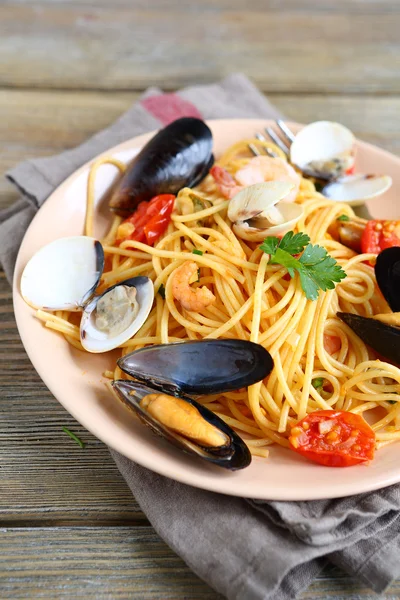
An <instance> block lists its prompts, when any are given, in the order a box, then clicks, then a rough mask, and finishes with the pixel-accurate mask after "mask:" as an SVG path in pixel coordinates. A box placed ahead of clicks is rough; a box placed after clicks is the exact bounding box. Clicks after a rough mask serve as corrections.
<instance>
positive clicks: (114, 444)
mask: <svg viewBox="0 0 400 600" xmlns="http://www.w3.org/2000/svg"><path fill="white" fill-rule="evenodd" d="M243 122H245V123H246V124H248V125H249V127H250V126H251V123H252V122H254V123H257V127H258V126H259V123H260V122H262V123H264V124H265V125H267V124H273V123H274V121H273V120H271V119H264V118H257V119H256V118H249V119H246V118H237V119H207V120H206V123H207V124H209V125H210V126H211V127H212V126H213V125H215V126H218V125H226V126H232V127H234V125H235V123H236V124H237V123H240V124H243ZM286 122H287V124H288V125H289V126H293V127H294V128H297V127H303V126H304V125H303V124H301V123H297V122H295V121H289V120H288V121H286ZM255 129H256V127H255ZM157 131H158V129H157V130H153V131H150V132H148V133H143V134H140V135H138V136H134V137H132V138H129V139H128V140H126V141H124V142H122V143H120V144H117V145H114V146H110V148H108V149H106V150H104V151H102V152H100V153H99V154H97V155H96V156H94V157H93V158H91V159H90V160H88V161H86V162H85V163H84V164H83V165H82V166H80V167H79V168H78V169H76V170H75V171H74V172H73V173H71V174H70V175H69V176H68V177H67V178H66V179H65V180H64V181H63V182H61V184H60V185H59V186H57V187H56V188H55V189H54V190H53V192H52V193H51V194H50V195H49V196H48V198H47V199H46V201H45V202H46V203H47V201H49V200H52V198H53V196H54V195H57V196H58V195H59V194H62V192H63V191H64V190H65V189H67V188H68V187H69V186H70V185H71V184H72V182H73V181H75V180H76V178H78V177H79V176H80V175H82V174H83V173H85V171H86V170H87V169H88V167H89V166H90V165H91V164H92V163H93V162H94V161H95V160H97V159H99V158H101V157H103V156H107V155H110V154H111V155H115V154H118V153H121V152H124V151H127V150H132V149H133V148H139V149H140V147H141V146H142V145H143V144H144V143H146V142H147V141H148V139H150V138H151V137H152V136H153V135H154V134H155V133H156V132H157ZM357 144H359V145H360V146H361V147H363V148H366V149H367V150H369V151H373V152H376V151H377V150H378V151H379V153H381V154H382V155H383V156H384V158H385V159H388V160H390V161H393V160H395V161H396V162H398V164H399V166H400V158H399V157H397V156H396V155H394V154H392V153H391V152H388V151H387V150H384V149H381V148H379V147H378V146H375V145H373V144H370V143H368V142H364V141H362V140H360V139H359V138H357ZM53 202H54V200H53ZM40 212H41V211H40V209H39V210H38V212H37V213H36V215H35V216H34V218H33V219H32V221H31V223H30V224H29V227H28V228H27V230H26V232H25V234H24V237H23V239H22V242H21V245H20V248H19V250H18V255H17V259H16V263H15V271H14V276H13V282H12V293H13V308H14V314H15V318H16V323H17V329H18V333H19V336H20V338H21V341H22V344H23V346H24V349H25V351H26V353H27V355H28V357H29V359H30V361H31V363H32V365H33V367H34V368H35V370H36V372H37V373H38V375H39V377H40V378H41V379H42V381H43V383H44V384H45V385H46V387H47V388H48V389H49V391H50V392H51V393H52V395H53V396H54V398H55V399H56V400H57V401H58V402H59V403H60V404H61V405H62V406H63V407H64V408H65V410H66V411H67V412H68V413H69V414H71V415H72V416H73V417H74V418H75V419H76V421H77V422H78V423H81V424H82V426H83V427H85V429H87V430H88V431H90V432H91V433H92V434H93V435H94V436H95V437H97V438H98V439H99V440H101V441H102V442H103V443H105V444H106V445H107V446H108V447H110V448H111V449H113V450H115V451H117V452H119V453H121V454H122V455H123V456H125V457H126V458H127V459H129V460H132V461H134V462H136V463H137V464H139V465H141V466H142V467H145V468H148V469H150V470H152V471H153V472H155V473H158V474H159V475H162V476H165V477H169V478H171V479H173V480H175V481H178V482H180V483H183V484H186V485H191V486H192V487H196V488H199V489H204V490H208V491H211V492H215V493H220V494H226V495H230V496H236V497H243V498H246V497H249V494H248V493H247V494H246V490H244V489H243V490H238V489H236V485H235V484H234V483H233V487H232V486H230V485H228V489H226V486H227V484H228V482H229V481H230V482H235V479H236V477H235V474H236V473H240V471H238V472H235V473H230V475H231V478H227V477H221V478H220V479H213V480H212V482H213V485H212V486H210V484H208V485H207V484H205V483H202V482H201V475H200V477H199V476H197V475H196V478H195V480H190V481H188V476H187V473H186V468H182V469H179V468H178V469H176V470H172V469H171V470H170V471H169V472H166V470H165V469H162V468H161V469H160V468H158V464H157V463H156V464H154V463H153V462H152V461H147V460H146V458H144V459H143V457H142V456H140V457H139V459H138V457H137V456H135V457H132V456H129V455H127V454H126V452H125V451H124V449H123V448H121V447H120V445H119V443H118V440H117V439H115V440H114V439H113V440H111V441H110V440H109V439H105V438H107V436H106V435H104V431H103V430H101V431H99V430H98V428H97V427H96V426H93V425H91V424H90V425H88V424H86V423H85V424H83V423H82V422H81V420H80V418H79V416H78V415H77V414H76V411H75V409H74V407H72V408H71V407H70V406H69V405H68V403H65V402H64V401H63V400H62V399H60V397H59V392H58V391H57V390H54V389H53V385H52V384H51V383H49V382H48V377H47V376H46V371H45V370H43V369H42V368H41V367H40V366H39V367H38V366H37V364H36V363H37V361H36V360H35V357H34V352H33V346H32V343H31V342H30V341H29V339H28V337H29V336H28V335H25V331H24V330H23V327H21V317H20V312H19V308H18V307H17V306H16V297H17V295H18V296H19V295H20V291H19V280H18V274H19V272H20V262H21V254H22V251H21V249H22V248H23V246H24V243H25V240H26V238H27V237H28V234H29V233H30V231H31V228H32V229H34V228H35V226H36V223H37V221H40V218H41V217H40ZM28 308H30V307H27V309H28ZM30 310H32V309H30ZM380 453H382V450H380ZM253 460H257V457H254V458H253ZM260 460H262V459H260ZM268 460H271V459H268ZM176 462H177V465H178V467H179V461H176ZM150 463H151V464H150ZM315 468H316V473H317V469H318V468H323V469H326V467H320V466H319V465H315ZM353 468H354V467H353ZM398 482H400V467H399V470H398V473H397V474H392V475H389V476H386V477H385V476H384V474H381V477H380V478H379V477H377V478H376V479H373V480H372V481H368V480H365V483H364V485H362V484H360V483H358V484H355V485H354V484H353V483H352V482H351V481H350V482H349V483H344V484H343V486H341V487H340V491H338V492H333V493H332V491H329V492H328V491H327V492H324V491H323V490H321V491H320V492H319V493H318V492H317V493H315V492H312V493H310V492H307V490H306V489H303V490H296V491H295V492H294V493H290V492H289V493H287V492H285V491H282V490H280V492H279V493H274V490H273V488H272V489H270V490H269V492H268V495H266V494H267V491H264V492H263V491H260V492H259V493H256V494H252V495H251V497H252V498H254V499H258V500H290V501H292V500H293V501H302V500H318V499H331V498H338V497H344V496H350V495H355V494H358V493H362V492H369V491H374V490H377V489H381V488H384V487H387V486H389V485H392V484H394V483H398ZM355 488H356V489H355ZM288 489H290V486H288Z"/></svg>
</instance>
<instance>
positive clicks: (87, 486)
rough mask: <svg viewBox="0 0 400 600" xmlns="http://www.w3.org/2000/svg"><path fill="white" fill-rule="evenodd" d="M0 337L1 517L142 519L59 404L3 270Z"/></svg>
mask: <svg viewBox="0 0 400 600" xmlns="http://www.w3.org/2000/svg"><path fill="white" fill-rule="evenodd" d="M0 340H1V343H0V389H1V393H0V395H1V402H0V489H1V494H0V521H2V522H3V523H4V522H5V521H12V522H13V523H19V524H23V523H32V522H34V521H36V520H37V521H40V522H41V523H42V524H45V523H46V522H47V523H50V522H51V523H53V522H54V521H57V522H58V523H60V524H71V523H76V522H81V523H82V522H84V523H87V524H90V523H96V524H97V525H100V524H104V523H108V524H110V523H111V524H113V523H121V522H124V523H128V522H130V523H132V522H135V523H138V522H146V521H145V517H144V515H143V513H142V512H141V510H140V508H139V506H138V504H137V503H136V501H135V500H134V498H133V497H132V494H131V492H130V490H129V489H128V487H127V485H126V484H125V482H124V480H123V479H122V477H121V475H120V474H119V471H118V469H117V467H116V466H115V463H114V461H113V460H112V458H111V456H110V454H109V453H108V450H107V448H106V446H105V445H104V444H103V443H102V442H100V441H99V440H97V439H96V438H94V437H93V436H92V435H91V434H90V433H89V432H88V431H86V430H85V429H84V428H83V427H81V426H80V425H79V424H78V423H76V421H74V419H73V418H72V417H71V416H70V415H69V414H68V413H67V412H66V411H65V410H64V409H63V407H62V406H61V405H60V404H58V402H57V401H56V400H55V399H54V398H53V396H52V395H51V394H50V392H49V391H48V390H47V389H46V387H45V385H44V384H43V383H42V381H41V380H40V378H39V376H38V375H37V373H36V371H35V370H34V368H33V367H32V365H31V363H30V360H29V359H28V357H27V356H26V353H25V351H24V349H23V347H22V343H21V341H20V339H19V335H18V332H17V330H16V325H15V321H14V316H13V313H12V304H11V290H10V288H9V286H8V283H7V282H6V280H5V277H4V274H3V273H2V274H1V276H0ZM62 426H66V427H67V428H69V429H70V430H72V431H73V432H74V433H76V434H77V435H79V436H80V437H81V439H82V440H84V441H85V442H86V443H87V446H86V448H85V449H84V450H81V449H80V448H79V446H78V445H76V444H75V442H73V441H72V440H71V439H70V438H69V437H68V436H67V435H66V434H65V433H64V432H63V431H62ZM0 596H1V594H0Z"/></svg>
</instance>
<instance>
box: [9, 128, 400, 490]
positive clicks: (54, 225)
mask: <svg viewBox="0 0 400 600" xmlns="http://www.w3.org/2000/svg"><path fill="white" fill-rule="evenodd" d="M209 124H210V127H211V129H212V131H213V134H214V140H215V154H216V156H218V155H220V154H221V152H222V151H223V150H224V149H226V148H227V147H228V146H229V145H230V144H232V143H233V142H236V141H237V140H240V139H243V138H248V137H252V136H253V134H254V133H255V132H256V131H260V130H262V128H263V127H264V126H265V125H266V124H267V121H265V120H255V119H254V120H253V119H252V120H249V119H240V120H218V121H211V122H210V123H209ZM292 126H293V128H294V129H296V128H298V127H299V126H298V125H295V124H292ZM152 135H153V133H150V134H146V135H142V136H140V137H137V138H135V139H132V140H129V141H128V142H125V143H123V144H120V145H119V146H116V147H115V148H112V149H110V150H109V151H108V152H106V153H105V154H107V155H112V156H114V157H117V158H119V159H120V160H122V161H125V162H126V161H128V160H129V159H130V158H131V157H132V156H133V155H134V154H135V153H136V152H137V151H138V148H140V147H141V146H142V145H143V144H144V143H145V142H146V141H147V140H148V139H149V138H150V137H151V136H152ZM88 170H89V164H86V165H84V166H83V167H82V168H80V169H78V171H76V172H75V173H74V174H73V175H71V177H69V178H68V179H67V180H66V181H65V182H64V183H63V184H62V185H60V187H59V188H58V189H57V190H56V191H55V192H54V193H53V194H52V195H51V196H50V198H49V199H48V200H47V202H46V203H45V205H44V206H43V207H42V208H41V210H40V211H39V213H38V214H37V215H36V217H35V218H34V220H33V221H32V224H31V226H30V227H29V229H28V231H27V233H26V235H25V238H24V241H23V243H22V246H21V249H20V252H19V255H18V260H17V266H16V270H15V278H14V307H15V314H16V318H17V323H18V328H19V332H20V335H21V338H22V341H23V343H24V346H25V348H26V351H27V353H28V355H29V357H30V359H31V361H32V363H33V365H34V367H35V368H36V370H37V372H38V373H39V375H40V377H41V378H42V379H43V381H44V382H45V384H46V385H47V387H48V388H49V390H50V391H51V392H52V393H53V394H54V396H55V397H56V398H57V399H58V400H59V402H61V404H62V405H63V406H64V407H65V408H66V409H67V410H68V412H70V413H71V415H73V416H74V417H75V418H76V419H77V420H78V421H79V422H80V423H82V425H84V426H85V427H86V428H87V429H88V430H89V431H91V432H92V433H93V434H94V435H95V436H97V437H98V438H99V439H101V440H102V441H103V442H105V443H106V444H108V445H109V446H111V447H112V448H114V449H115V450H118V451H119V452H121V453H122V454H124V455H125V456H127V457H128V458H131V459H132V460H134V461H136V462H137V463H139V464H141V465H143V466H144V467H148V468H149V469H152V470H153V471H156V472H157V473H160V474H162V475H165V476H167V477H171V478H172V479H176V480H177V481H181V482H183V483H186V484H189V485H193V486H197V487H199V488H204V489H207V490H212V491H214V492H220V493H224V494H230V495H233V496H245V497H251V498H260V499H277V500H311V499H318V498H335V497H339V496H347V495H351V494H356V493H359V492H365V491H369V490H374V489H377V488H381V487H384V486H387V485H390V484H392V483H396V482H399V481H400V462H399V452H400V447H399V445H398V444H394V445H392V446H388V447H386V448H383V449H382V450H380V451H379V452H378V454H377V456H376V459H375V460H374V461H373V462H372V464H371V465H369V466H368V467H367V466H358V467H350V468H347V469H332V468H327V467H323V466H319V465H316V464H313V463H311V462H307V461H306V460H305V459H303V458H302V457H300V456H299V455H297V454H295V453H293V452H291V451H289V450H285V449H281V448H279V447H276V448H274V447H273V448H272V449H271V453H270V457H269V458H268V459H261V458H254V459H253V462H252V464H251V465H250V466H249V467H248V468H247V469H244V470H243V471H237V472H234V473H231V472H229V471H225V470H223V469H219V468H218V467H214V466H211V465H208V464H206V463H204V462H202V461H201V460H199V459H196V458H192V457H189V456H186V455H184V454H183V453H181V452H179V451H178V450H176V449H175V448H173V447H171V446H169V445H168V444H167V443H165V442H164V441H163V440H161V439H159V438H156V437H154V436H153V435H152V434H151V433H150V432H149V431H148V430H147V428H145V427H144V426H143V425H141V424H140V423H139V422H138V421H137V420H136V418H135V417H134V416H133V415H132V414H131V413H130V412H128V410H127V409H126V408H125V407H123V406H122V405H120V404H119V403H118V402H117V401H116V400H115V399H114V398H113V397H112V396H111V395H110V393H109V392H108V391H107V389H106V387H105V385H104V380H103V378H102V375H101V374H102V372H103V371H104V370H105V369H106V368H113V365H114V360H115V357H116V353H115V352H114V353H107V354H104V355H93V354H88V353H83V352H81V351H79V350H76V349H74V348H73V347H71V346H70V345H69V344H68V343H67V342H66V341H65V340H64V338H63V337H62V336H61V335H59V334H57V333H54V332H53V331H51V330H49V329H46V328H45V327H44V326H43V324H42V323H41V322H40V321H38V320H37V319H36V318H35V317H34V311H33V310H32V309H31V308H30V307H29V306H27V305H26V304H25V302H24V301H23V300H22V297H21V295H20V290H19V282H20V278H21V273H22V270H23V268H24V266H25V264H26V263H27V261H28V260H29V259H30V257H31V256H32V255H33V254H34V252H36V251H37V250H38V249H39V248H40V247H41V246H43V245H44V244H46V243H48V242H50V241H52V240H54V239H56V238H60V237H63V236H69V235H79V234H82V232H83V222H84V215H85V198H86V184H87V177H88ZM356 170H357V171H359V172H365V173H368V172H370V173H387V174H389V175H391V176H392V178H393V187H392V189H391V190H389V191H388V192H387V193H386V194H385V196H384V197H382V198H380V199H379V200H378V201H377V202H376V203H374V202H373V201H372V202H371V205H370V206H369V207H368V209H369V211H370V213H371V215H372V216H373V217H380V218H386V217H387V218H393V217H398V216H399V215H400V209H398V208H397V207H396V195H398V193H399V190H400V159H399V158H396V157H395V156H392V155H391V154H388V153H387V152H384V151H383V150H380V149H379V148H375V147H374V146H371V145H369V144H366V143H363V142H358V143H357V163H356ZM115 176H116V169H115V168H114V167H112V166H110V165H106V166H104V167H102V168H101V169H100V172H99V175H98V178H97V181H96V197H97V207H96V231H95V235H96V236H101V235H103V234H104V233H105V231H106V230H107V227H108V225H109V220H110V216H109V213H108V210H107V206H106V205H105V202H102V198H104V196H105V192H106V191H107V189H108V188H109V186H110V184H111V183H112V181H113V180H114V178H115Z"/></svg>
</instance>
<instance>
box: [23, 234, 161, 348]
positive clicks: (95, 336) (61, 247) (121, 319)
mask: <svg viewBox="0 0 400 600" xmlns="http://www.w3.org/2000/svg"><path fill="white" fill-rule="evenodd" d="M103 268H104V252H103V247H102V245H101V244H100V242H99V241H98V240H95V239H94V238H91V237H86V236H74V237H67V238H60V239H58V240H55V241H54V242H51V243H50V244H47V245H46V246H44V247H43V248H41V249H40V250H39V251H38V252H37V253H36V254H34V256H33V257H32V258H31V260H30V261H29V262H28V263H27V265H26V267H25V269H24V271H23V274H22V278H21V294H22V297H23V298H24V300H25V302H27V303H28V304H29V305H30V306H32V307H33V308H36V309H37V308H43V309H46V310H50V311H52V310H69V311H71V310H72V311H83V315H82V318H81V323H80V339H81V343H82V346H83V347H84V348H85V350H87V351H88V352H95V353H98V352H107V351H108V350H112V349H113V348H117V347H118V346H119V345H120V344H122V343H124V342H126V341H127V340H128V339H129V338H131V337H132V336H133V335H134V334H135V333H136V332H137V331H138V330H139V329H140V327H141V326H142V325H143V323H144V322H145V321H146V319H147V317H148V314H149V312H150V310H151V307H152V304H153V299H154V287H153V283H152V281H151V280H150V279H149V278H148V277H133V278H131V279H127V280H125V281H122V282H120V283H118V284H117V285H114V286H112V287H111V288H109V289H107V290H105V291H104V292H103V293H102V294H101V295H99V296H96V295H95V292H96V288H97V286H98V285H99V282H100V278H101V275H102V273H103Z"/></svg>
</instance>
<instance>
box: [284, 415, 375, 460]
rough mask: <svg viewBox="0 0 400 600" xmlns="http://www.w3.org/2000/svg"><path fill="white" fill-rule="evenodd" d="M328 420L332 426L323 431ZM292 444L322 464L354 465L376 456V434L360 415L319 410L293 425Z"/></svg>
mask: <svg viewBox="0 0 400 600" xmlns="http://www.w3.org/2000/svg"><path fill="white" fill-rule="evenodd" d="M324 422H326V424H327V426H328V427H330V429H327V431H326V432H321V430H320V427H321V424H322V423H324ZM322 427H323V425H322ZM335 436H336V439H332V438H335ZM353 440H354V441H353ZM289 443H290V447H291V449H292V450H294V451H295V452H297V453H298V454H301V455H302V456H305V457H306V458H308V459H309V460H312V461H314V462H317V463H319V464H321V465H325V466H328V467H351V466H352V465H357V464H359V463H362V462H365V461H369V460H372V459H373V457H374V451H375V433H374V431H373V430H372V429H371V427H370V426H369V425H368V423H367V422H366V421H365V420H364V419H363V418H362V417H361V416H360V415H357V414H354V413H351V412H347V411H335V410H319V411H316V412H313V413H310V414H309V415H307V416H306V417H305V418H304V419H302V420H301V421H299V422H298V423H297V425H295V426H294V427H293V428H292V432H291V436H290V437H289Z"/></svg>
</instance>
